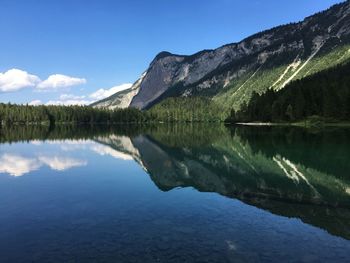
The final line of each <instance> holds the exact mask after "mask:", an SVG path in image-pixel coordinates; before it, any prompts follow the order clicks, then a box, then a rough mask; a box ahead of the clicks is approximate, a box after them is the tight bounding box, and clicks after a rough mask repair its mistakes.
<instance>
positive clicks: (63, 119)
mask: <svg viewBox="0 0 350 263" xmlns="http://www.w3.org/2000/svg"><path fill="white" fill-rule="evenodd" d="M146 120H148V115H147V114H145V113H143V112H141V111H140V110H138V109H135V108H127V109H118V110H108V109H97V108H93V107H90V106H45V105H39V106H31V105H16V104H10V103H8V104H4V103H0V124H1V125H2V126H4V125H11V124H48V125H52V124H58V123H80V124H93V123H106V124H113V123H131V122H144V121H146Z"/></svg>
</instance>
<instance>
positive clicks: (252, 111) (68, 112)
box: [0, 63, 350, 126]
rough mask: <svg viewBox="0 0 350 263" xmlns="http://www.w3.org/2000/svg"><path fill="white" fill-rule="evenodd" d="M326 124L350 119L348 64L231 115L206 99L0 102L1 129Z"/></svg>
mask: <svg viewBox="0 0 350 263" xmlns="http://www.w3.org/2000/svg"><path fill="white" fill-rule="evenodd" d="M310 117H311V118H315V117H317V118H322V120H324V121H326V122H334V121H350V63H347V64H342V65H339V66H336V67H333V68H331V69H328V70H325V71H322V72H320V73H316V74H314V75H312V76H309V77H306V78H303V79H301V80H296V81H294V82H292V83H290V84H289V85H287V86H286V87H285V88H284V89H282V90H279V91H275V90H273V89H270V90H268V91H266V92H265V93H261V94H258V93H256V92H255V93H253V95H252V97H251V99H250V101H249V102H248V103H243V105H241V107H240V109H239V110H238V111H235V110H234V109H233V107H232V110H231V111H230V112H229V113H227V112H226V111H225V110H223V106H222V105H219V104H218V103H215V102H214V101H213V100H211V99H210V98H207V97H191V98H184V97H177V98H175V97H173V98H168V99H166V100H164V101H162V102H160V103H158V104H156V105H154V106H153V107H152V108H150V109H149V110H147V111H140V110H138V109H135V108H127V109H116V110H108V109H100V108H93V107H91V106H45V105H40V106H30V105H16V104H9V103H8V104H4V103H0V124H1V125H0V126H6V125H7V126H8V125H12V124H47V125H52V124H60V123H74V124H116V123H145V122H222V121H224V120H225V121H226V122H229V123H237V122H276V123H278V122H289V123H290V122H298V121H303V120H305V119H307V118H310Z"/></svg>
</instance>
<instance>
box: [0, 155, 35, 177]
mask: <svg viewBox="0 0 350 263" xmlns="http://www.w3.org/2000/svg"><path fill="white" fill-rule="evenodd" d="M40 166H41V164H40V162H39V161H38V160H37V159H34V158H26V157H23V156H20V155H14V154H3V155H2V156H1V157H0V173H8V174H10V175H12V176H22V175H24V174H26V173H29V172H31V171H34V170H37V169H39V168H40Z"/></svg>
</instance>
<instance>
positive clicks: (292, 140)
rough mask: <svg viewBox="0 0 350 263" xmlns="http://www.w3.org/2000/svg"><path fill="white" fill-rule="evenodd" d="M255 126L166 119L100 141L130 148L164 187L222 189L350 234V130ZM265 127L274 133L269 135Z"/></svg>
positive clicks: (123, 149)
mask: <svg viewBox="0 0 350 263" xmlns="http://www.w3.org/2000/svg"><path fill="white" fill-rule="evenodd" d="M252 129H253V128H242V127H240V128H235V129H226V128H225V127H222V126H220V125H219V126H217V125H216V126H200V125H194V126H191V125H183V126H181V125H180V126H171V125H170V126H169V125H164V126H158V127H155V128H152V129H149V130H147V129H146V130H145V131H140V132H141V133H140V134H139V135H134V136H131V137H128V136H120V135H109V136H107V137H105V136H98V137H96V138H95V141H96V142H98V143H102V144H103V145H105V146H109V147H111V148H112V149H113V150H114V151H115V152H120V153H121V154H127V155H129V156H130V158H133V159H134V160H135V161H136V162H137V163H138V164H139V165H140V166H141V167H142V168H143V169H144V170H145V171H146V172H147V173H148V174H149V176H150V178H151V179H152V181H153V182H154V184H155V185H156V186H157V187H158V188H159V189H160V190H162V191H171V190H172V189H178V188H179V187H181V188H183V187H191V188H194V189H196V190H198V191H200V192H213V193H218V194H220V195H222V196H226V197H228V198H232V199H239V200H241V201H242V202H244V203H247V204H249V205H253V206H256V207H259V208H261V209H264V210H268V211H270V212H271V213H274V214H277V215H282V216H287V217H296V218H300V219H301V220H302V221H304V222H305V223H308V224H311V225H314V226H317V227H320V228H323V229H325V230H327V231H328V232H330V233H332V234H334V235H337V236H340V237H343V238H346V239H350V221H349V218H350V213H349V201H350V195H349V193H350V192H349V191H350V181H349V176H348V174H346V173H344V171H347V169H348V168H349V162H347V159H346V158H345V157H344V158H341V159H339V156H346V153H347V151H348V150H347V146H348V145H347V144H343V145H341V146H339V144H338V143H337V142H338V139H339V138H342V139H341V140H340V141H344V138H349V137H348V135H349V133H348V131H346V130H338V131H337V132H336V134H334V133H330V135H328V134H327V132H325V133H320V134H318V133H313V132H308V131H306V130H303V129H299V128H294V129H293V128H292V129H291V128H288V129H285V128H273V127H267V128H266V129H264V132H261V129H260V128H259V133H256V132H254V130H252ZM174 131H176V132H174ZM204 131H205V132H204ZM266 132H268V133H271V132H273V133H274V134H275V136H274V137H266ZM334 135H335V136H334ZM325 136H326V137H327V139H328V141H332V142H333V145H334V147H332V151H333V152H334V153H335V154H334V155H333V156H330V155H329V150H330V149H326V148H324V145H323V144H322V143H321V142H322V141H323V140H324V139H325ZM301 137H302V138H305V143H306V145H305V148H304V150H303V151H300V150H295V149H294V148H293V147H291V145H296V144H298V142H299V143H300V138H301ZM346 140H347V139H346ZM347 141H348V140H347ZM315 152H317V153H318V154H317V155H315ZM335 159H337V161H335Z"/></svg>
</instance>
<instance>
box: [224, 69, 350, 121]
mask: <svg viewBox="0 0 350 263" xmlns="http://www.w3.org/2000/svg"><path fill="white" fill-rule="evenodd" d="M311 116H319V117H321V118H323V119H324V120H337V121H350V63H347V64H343V65H338V66H336V67H334V68H331V69H328V70H325V71H322V72H320V73H317V74H314V75H312V76H309V77H306V78H304V79H301V80H296V81H294V82H292V83H290V84H289V85H287V86H286V87H285V88H284V89H282V90H279V91H274V90H272V89H270V90H268V91H267V92H265V93H262V94H258V93H254V94H253V95H252V98H251V99H250V101H249V102H248V103H244V104H243V105H242V106H241V108H240V110H238V111H237V112H236V111H235V110H234V109H232V110H231V113H230V116H229V117H228V118H227V121H228V122H254V121H263V122H296V121H301V120H305V119H307V118H309V117H311Z"/></svg>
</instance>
